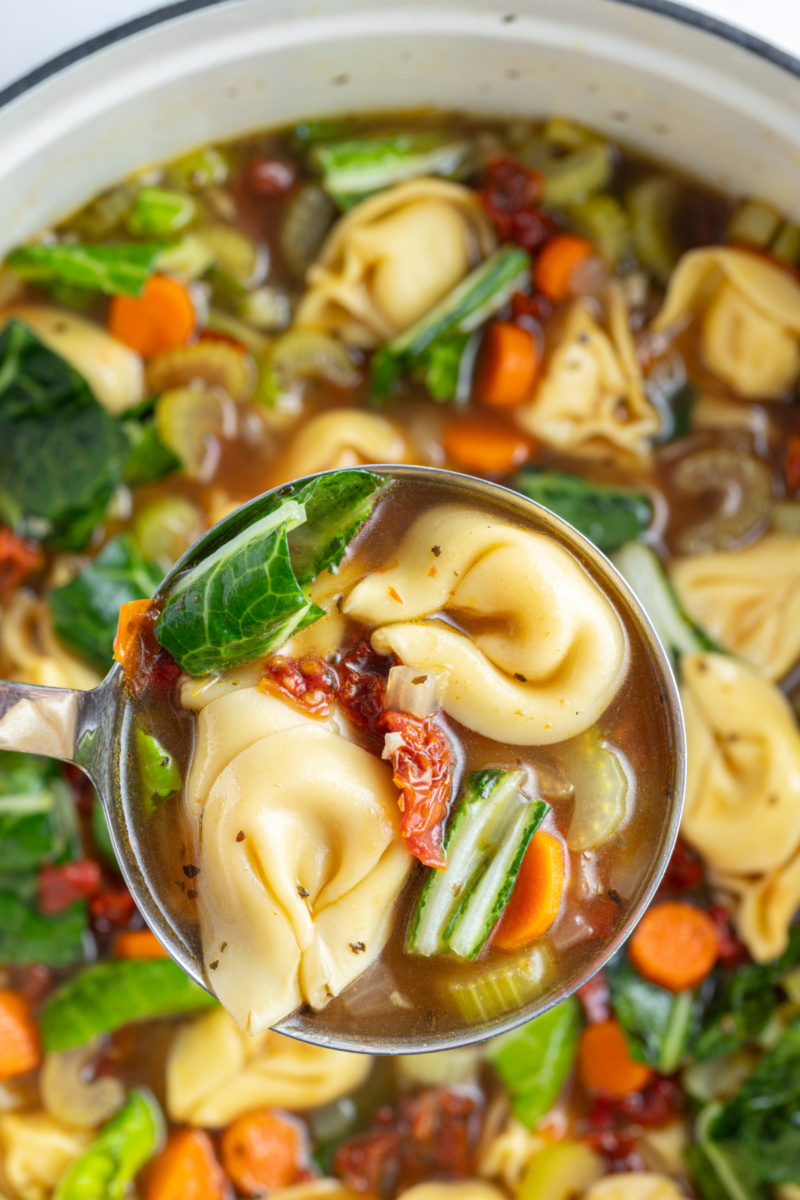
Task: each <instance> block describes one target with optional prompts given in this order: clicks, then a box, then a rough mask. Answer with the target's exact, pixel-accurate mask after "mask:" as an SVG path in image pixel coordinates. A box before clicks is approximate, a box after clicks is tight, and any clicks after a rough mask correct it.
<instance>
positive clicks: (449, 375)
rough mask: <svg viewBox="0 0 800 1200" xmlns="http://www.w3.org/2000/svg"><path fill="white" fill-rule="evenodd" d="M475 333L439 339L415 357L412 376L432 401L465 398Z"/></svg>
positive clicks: (474, 348)
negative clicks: (425, 389) (426, 391)
mask: <svg viewBox="0 0 800 1200" xmlns="http://www.w3.org/2000/svg"><path fill="white" fill-rule="evenodd" d="M476 339H477V334H473V333H453V334H450V335H448V336H446V337H443V338H439V339H438V340H437V341H435V342H434V343H433V344H432V345H431V346H429V347H428V349H427V350H425V351H424V353H423V354H421V355H420V357H419V358H418V359H417V360H416V362H415V363H414V366H413V368H412V372H411V374H412V376H413V378H414V379H416V380H417V382H418V383H421V384H422V385H423V386H424V387H425V388H427V390H428V392H429V393H430V395H431V396H432V397H433V399H434V400H439V401H450V400H456V401H458V403H460V404H461V403H464V402H466V401H467V400H468V399H469V392H470V387H471V385H472V367H473V365H474V362H475V351H476V349H477V340H476Z"/></svg>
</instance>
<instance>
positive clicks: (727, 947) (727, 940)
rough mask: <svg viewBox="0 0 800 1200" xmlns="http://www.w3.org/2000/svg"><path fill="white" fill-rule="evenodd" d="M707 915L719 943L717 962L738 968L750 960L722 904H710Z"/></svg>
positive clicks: (729, 915)
mask: <svg viewBox="0 0 800 1200" xmlns="http://www.w3.org/2000/svg"><path fill="white" fill-rule="evenodd" d="M708 915H709V916H710V917H711V920H712V921H713V922H714V925H715V928H716V930H717V941H718V943H719V956H718V957H719V961H720V962H721V963H722V965H723V966H724V967H739V966H741V964H742V963H744V962H747V961H748V960H749V958H750V955H749V954H748V951H747V947H746V946H745V945H744V944H743V943H742V942H740V941H739V939H738V937H737V936H736V934H735V933H734V930H733V927H732V926H731V914H730V913H729V912H728V910H727V908H725V907H724V905H722V904H712V906H711V908H710V909H709V910H708Z"/></svg>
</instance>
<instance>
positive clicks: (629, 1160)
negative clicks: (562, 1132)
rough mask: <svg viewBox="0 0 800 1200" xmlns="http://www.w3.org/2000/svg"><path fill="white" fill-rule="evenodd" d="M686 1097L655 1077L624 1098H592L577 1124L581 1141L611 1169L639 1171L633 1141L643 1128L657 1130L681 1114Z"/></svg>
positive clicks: (670, 1081)
mask: <svg viewBox="0 0 800 1200" xmlns="http://www.w3.org/2000/svg"><path fill="white" fill-rule="evenodd" d="M685 1107H686V1098H685V1096H684V1093H683V1091H682V1089H681V1087H680V1085H679V1084H678V1083H677V1082H676V1081H675V1080H673V1079H667V1078H665V1077H664V1076H663V1075H658V1076H656V1077H655V1079H653V1080H652V1081H651V1082H650V1083H648V1085H647V1087H645V1088H643V1089H642V1090H641V1091H639V1092H630V1093H629V1094H628V1095H627V1096H621V1097H618V1098H614V1097H612V1096H606V1095H598V1096H595V1097H594V1100H593V1102H592V1107H591V1109H590V1111H589V1114H588V1117H587V1118H586V1119H585V1125H584V1122H583V1121H581V1122H580V1123H579V1127H580V1125H583V1126H584V1128H583V1130H582V1132H581V1138H582V1140H583V1141H585V1142H586V1143H587V1144H588V1145H589V1146H591V1147H592V1149H593V1150H596V1151H597V1153H598V1154H601V1155H602V1156H603V1157H604V1158H605V1160H606V1162H607V1164H608V1165H609V1167H611V1169H612V1170H624V1169H626V1166H627V1169H629V1170H641V1169H642V1168H641V1161H640V1160H639V1156H638V1154H637V1152H636V1148H635V1147H636V1142H637V1140H638V1138H639V1137H640V1135H641V1132H642V1129H643V1128H651V1129H654V1128H658V1127H659V1126H662V1125H665V1124H667V1122H669V1121H671V1120H672V1119H673V1118H674V1117H676V1116H678V1115H679V1114H680V1113H681V1112H683V1111H684V1109H685Z"/></svg>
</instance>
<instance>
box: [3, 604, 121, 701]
mask: <svg viewBox="0 0 800 1200" xmlns="http://www.w3.org/2000/svg"><path fill="white" fill-rule="evenodd" d="M0 667H2V672H3V678H5V679H12V680H14V681H15V682H18V683H34V684H40V685H42V686H44V687H60V688H77V689H78V690H79V691H88V690H89V689H90V688H93V687H96V686H97V684H98V683H99V682H100V676H99V675H98V673H97V672H96V671H95V670H93V669H92V668H91V667H87V665H86V663H84V662H82V661H81V660H80V659H79V658H76V657H75V655H73V654H70V653H69V651H68V650H65V649H64V647H63V646H62V645H61V642H59V640H58V638H57V637H56V635H55V633H54V632H53V624H52V621H51V619H50V613H49V610H48V608H47V605H46V604H45V603H44V601H42V600H39V599H37V597H36V596H34V595H33V593H32V592H28V591H25V590H22V591H18V592H15V593H14V595H13V596H12V597H11V599H10V600H9V602H8V603H7V604H6V605H5V606H4V608H3V611H2V613H0Z"/></svg>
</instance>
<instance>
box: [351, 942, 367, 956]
mask: <svg viewBox="0 0 800 1200" xmlns="http://www.w3.org/2000/svg"><path fill="white" fill-rule="evenodd" d="M366 948H367V947H366V946H365V945H364V943H363V942H351V943H350V949H351V950H352V951H353V954H363V953H364V951H365V950H366Z"/></svg>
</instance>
